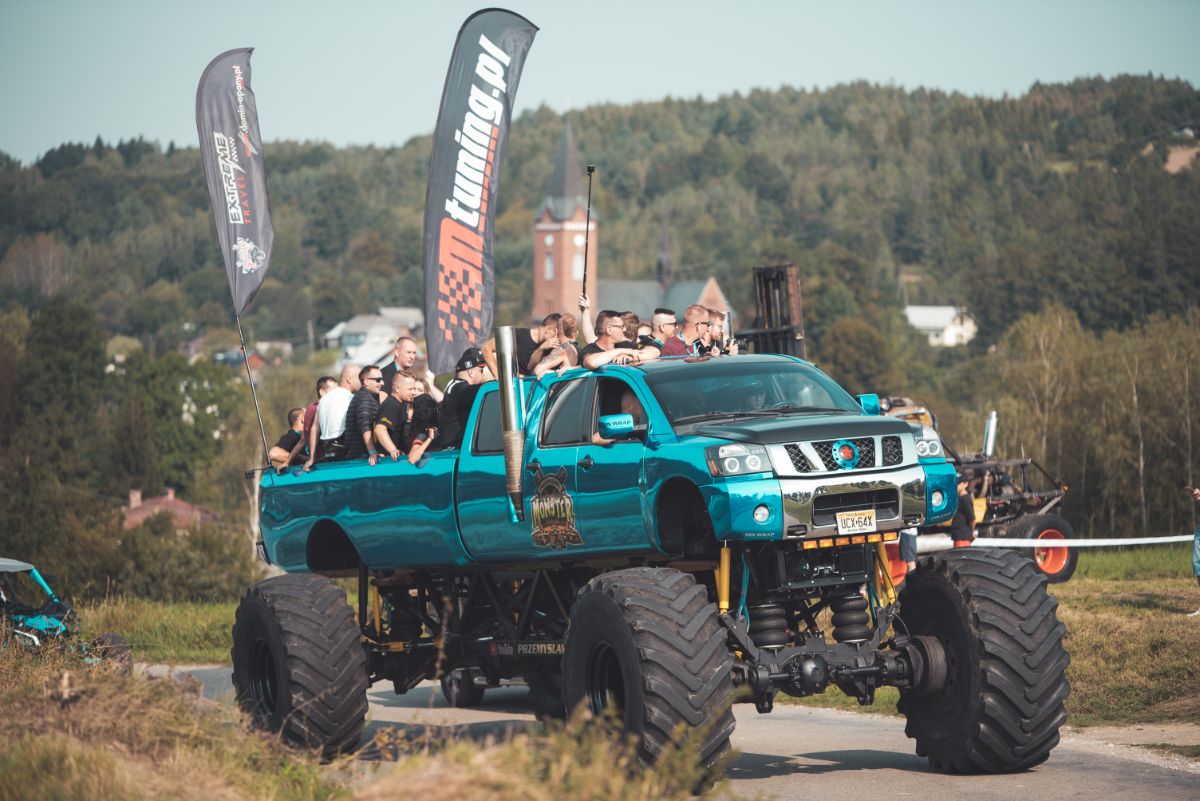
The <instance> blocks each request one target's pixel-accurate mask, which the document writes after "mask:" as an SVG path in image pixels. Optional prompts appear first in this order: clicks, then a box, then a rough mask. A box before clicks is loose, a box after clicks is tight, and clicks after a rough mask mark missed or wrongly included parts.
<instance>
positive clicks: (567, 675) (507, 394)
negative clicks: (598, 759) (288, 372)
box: [233, 329, 1068, 772]
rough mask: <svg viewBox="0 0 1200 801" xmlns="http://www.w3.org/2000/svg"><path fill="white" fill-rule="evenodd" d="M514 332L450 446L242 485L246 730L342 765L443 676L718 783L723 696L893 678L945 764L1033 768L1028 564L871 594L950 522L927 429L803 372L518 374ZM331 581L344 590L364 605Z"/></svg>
mask: <svg viewBox="0 0 1200 801" xmlns="http://www.w3.org/2000/svg"><path fill="white" fill-rule="evenodd" d="M508 336H509V335H508V332H506V331H505V330H504V329H502V330H501V336H500V337H499V342H500V346H501V347H500V351H501V352H500V360H499V363H500V366H501V373H502V374H501V376H500V378H499V381H497V382H494V383H489V384H485V385H484V386H483V387H482V388H481V390H480V392H479V394H478V396H477V397H476V399H475V403H474V406H473V408H472V410H471V413H470V416H469V419H468V420H467V422H466V425H465V431H464V439H463V445H462V448H461V449H459V450H446V451H438V452H430V453H427V454H426V455H425V456H424V457H423V458H422V459H421V460H420V461H419V462H418V463H417V464H416V465H409V464H408V463H407V462H406V461H404V460H400V461H399V462H391V461H384V462H382V463H381V464H378V465H375V466H370V465H369V464H368V463H367V462H365V461H358V462H334V463H328V464H324V465H320V466H318V467H316V468H315V469H314V470H312V471H311V472H308V473H305V472H303V471H301V470H292V471H291V472H288V473H285V474H283V475H275V474H274V473H273V472H268V473H265V474H264V475H263V476H262V478H261V479H260V482H261V527H262V534H263V539H262V542H261V549H262V553H263V555H264V557H265V558H266V559H268V560H269V561H270V562H271V563H273V564H275V565H278V566H279V567H281V568H282V569H283V570H285V571H286V572H287V573H286V575H283V576H279V577H277V578H271V579H267V580H265V581H262V582H260V583H258V584H256V585H254V586H253V587H251V588H250V589H249V590H248V591H247V593H246V594H245V596H244V597H243V598H242V601H241V604H240V606H239V607H238V610H237V613H236V621H235V625H234V629H233V681H234V685H235V688H236V692H237V697H238V699H239V702H240V703H241V704H242V706H243V707H244V708H245V709H246V710H248V711H249V712H250V713H251V715H252V717H253V718H254V719H255V720H256V721H257V722H258V723H259V724H260V725H262V726H264V727H267V728H269V729H272V730H277V731H282V733H283V735H284V736H285V738H286V739H288V740H289V741H292V742H295V743H298V744H302V745H305V746H308V747H313V748H316V749H319V750H320V751H321V752H322V753H323V754H325V755H326V756H332V755H334V754H337V753H339V752H345V751H348V750H352V749H353V748H355V747H356V746H357V744H358V743H359V739H360V736H361V733H362V731H363V725H364V717H365V714H366V711H367V700H366V691H367V689H368V686H369V685H370V684H371V683H372V682H376V681H391V682H392V685H393V687H394V688H395V691H396V692H397V693H403V692H406V691H408V690H410V689H412V688H414V687H415V686H416V685H417V684H418V683H419V682H421V681H423V680H426V679H435V678H438V677H447V678H449V681H448V682H444V683H443V686H444V688H446V690H447V695H448V697H449V698H450V699H451V700H452V702H454V703H464V704H465V703H476V702H478V701H479V699H480V692H481V691H483V690H485V689H486V687H487V686H493V685H495V684H497V683H498V682H500V681H501V680H506V679H511V678H513V677H523V678H525V680H526V681H528V683H529V685H530V687H531V691H532V692H533V694H534V695H535V697H536V698H537V701H538V703H539V704H540V706H541V707H542V710H543V711H544V712H546V713H558V714H563V713H565V712H567V711H572V710H575V709H576V708H578V707H585V708H587V709H589V710H591V711H592V712H593V713H601V712H604V711H606V710H611V711H612V712H613V713H615V715H616V716H618V719H619V720H620V722H621V723H622V724H623V726H624V727H625V728H626V730H627V731H629V732H630V733H631V734H632V735H633V737H634V738H635V740H636V742H637V744H638V749H639V756H640V758H641V759H642V761H643V762H644V763H647V764H650V763H653V762H654V761H655V760H656V759H657V758H658V757H659V756H660V755H661V754H663V753H664V750H665V749H667V748H668V747H669V746H670V745H671V744H672V743H675V742H679V741H680V738H683V737H685V736H687V738H688V739H687V743H688V747H691V748H694V749H695V751H696V754H697V759H698V760H699V762H700V763H701V765H702V766H704V767H705V768H706V769H711V768H712V767H713V766H715V765H717V764H719V762H720V760H721V757H722V755H723V754H725V753H726V752H727V751H728V750H729V739H730V735H731V733H732V731H733V729H734V716H733V712H732V707H731V702H733V701H747V702H752V703H753V704H754V705H755V707H756V708H757V710H758V712H760V713H766V712H770V711H771V709H772V706H773V704H774V701H775V698H776V696H777V694H778V693H779V692H783V693H786V694H789V695H793V696H806V695H811V694H814V693H820V692H823V691H824V690H826V689H829V688H831V687H836V688H837V689H838V690H840V691H842V692H844V693H847V694H849V695H850V696H853V697H854V698H856V699H858V700H859V701H860V702H862V703H864V704H866V703H870V702H872V700H873V698H874V694H875V691H876V690H877V689H878V688H879V687H881V686H894V687H898V688H900V705H899V706H900V710H901V712H902V713H903V714H904V715H905V716H906V717H907V729H906V730H907V733H908V734H909V736H910V737H913V738H915V740H916V750H917V753H918V754H921V755H924V756H926V757H928V759H929V762H930V764H931V765H932V766H933V767H935V768H937V769H940V770H946V771H963V772H1000V771H1014V770H1021V769H1024V768H1028V767H1031V766H1033V765H1037V764H1039V763H1040V762H1042V761H1043V760H1045V759H1046V758H1047V756H1048V755H1049V753H1050V751H1051V749H1052V748H1053V747H1054V746H1055V744H1056V743H1057V741H1058V729H1059V726H1060V725H1061V724H1062V722H1063V719H1064V717H1065V714H1064V709H1063V702H1064V699H1065V697H1066V695H1067V692H1068V685H1067V680H1066V677H1065V673H1064V671H1065V668H1066V665H1067V662H1068V657H1067V654H1066V652H1065V651H1064V649H1063V646H1062V637H1063V626H1062V624H1061V623H1059V622H1058V620H1057V617H1056V603H1055V601H1054V599H1053V598H1052V597H1051V596H1049V595H1048V594H1047V593H1046V580H1045V578H1044V577H1043V576H1042V575H1041V574H1040V573H1038V572H1037V571H1036V570H1035V568H1034V566H1033V564H1032V563H1031V562H1030V561H1029V560H1028V559H1025V558H1024V557H1020V556H1018V555H1016V554H1012V553H980V552H972V551H969V550H964V551H959V552H949V553H943V554H935V555H932V556H930V557H928V558H926V559H923V560H922V563H921V566H920V567H919V568H918V569H917V570H916V571H915V573H913V574H911V575H910V576H909V578H908V580H907V582H906V583H905V585H904V588H903V590H902V591H901V592H900V593H899V596H898V597H897V595H896V593H895V591H894V589H893V587H892V586H891V583H890V581H889V578H888V575H887V570H886V567H885V565H886V561H885V560H886V557H885V556H884V554H883V544H884V543H885V542H890V541H894V540H895V539H896V537H897V531H898V530H899V529H900V528H902V527H905V526H914V525H923V524H925V523H926V522H937V521H941V520H944V519H947V518H948V517H949V516H951V515H952V514H953V513H954V508H955V506H954V504H955V492H954V490H955V486H954V468H953V467H952V466H951V465H950V464H948V463H947V462H946V461H945V459H944V458H943V456H942V455H941V446H940V442H939V441H938V439H937V435H936V433H934V432H933V431H932V430H931V429H926V428H922V427H913V426H911V425H910V424H908V423H906V422H904V421H902V420H897V419H895V418H890V417H886V416H881V415H880V414H879V413H878V403H877V399H875V398H874V396H863V397H862V398H860V399H859V400H857V401H856V400H855V399H854V398H853V397H851V396H850V395H849V394H847V393H846V391H845V390H843V389H842V388H841V387H839V386H838V385H837V384H836V383H835V382H834V381H832V380H831V379H830V378H828V377H827V376H826V375H824V374H823V373H822V372H821V371H820V370H818V369H817V368H815V367H814V366H813V365H811V364H809V363H807V362H805V361H802V360H800V359H798V358H794V357H788V356H736V357H724V358H717V359H676V360H670V359H664V360H660V361H657V362H650V363H646V364H642V365H639V366H620V365H608V366H605V367H603V368H600V369H597V370H595V371H591V370H586V369H578V368H577V369H573V370H569V371H567V372H565V373H563V374H562V375H554V374H553V373H551V374H548V375H546V376H544V377H543V378H542V379H541V380H539V381H533V380H531V379H519V380H518V379H514V378H512V376H511V375H510V374H509V372H510V371H509V370H506V369H505V368H506V367H507V366H508V364H509V362H510V358H509V354H511V350H510V349H509V344H508V343H509V338H508ZM918 448H919V450H918ZM919 454H921V455H919ZM331 577H356V578H357V586H358V592H357V608H356V609H355V608H352V607H351V606H350V605H349V604H348V603H347V601H346V591H345V590H344V589H343V588H342V587H340V586H339V585H337V584H335V583H334V582H333V581H331ZM826 621H827V622H826Z"/></svg>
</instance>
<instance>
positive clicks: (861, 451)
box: [813, 437, 875, 470]
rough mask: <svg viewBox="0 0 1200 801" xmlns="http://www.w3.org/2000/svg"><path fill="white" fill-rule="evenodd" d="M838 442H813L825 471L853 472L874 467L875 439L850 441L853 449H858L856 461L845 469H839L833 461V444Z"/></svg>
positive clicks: (865, 438) (860, 438) (867, 438)
mask: <svg viewBox="0 0 1200 801" xmlns="http://www.w3.org/2000/svg"><path fill="white" fill-rule="evenodd" d="M835 442H838V440H836V439H830V440H825V441H823V442H814V443H813V448H814V449H815V450H816V452H817V455H818V456H820V457H821V462H822V463H823V464H824V466H825V469H826V470H840V469H845V470H855V469H858V468H861V467H874V466H875V438H874V437H859V438H858V439H852V440H850V442H852V443H854V447H855V448H858V461H857V462H855V463H854V464H852V465H850V466H849V467H846V468H839V467H838V463H837V462H835V461H834V460H833V444H834V443H835Z"/></svg>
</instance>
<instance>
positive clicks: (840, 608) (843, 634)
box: [829, 592, 871, 642]
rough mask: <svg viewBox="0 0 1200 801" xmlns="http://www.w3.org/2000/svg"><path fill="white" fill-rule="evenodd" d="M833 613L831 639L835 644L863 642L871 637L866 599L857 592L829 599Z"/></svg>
mask: <svg viewBox="0 0 1200 801" xmlns="http://www.w3.org/2000/svg"><path fill="white" fill-rule="evenodd" d="M829 610H830V611H831V612H833V639H834V641H836V642H865V641H866V640H867V639H869V638H870V636H871V625H870V624H871V616H870V615H868V614H867V599H866V598H863V597H862V596H861V595H859V594H858V593H857V592H855V593H850V594H849V595H839V596H835V597H832V598H830V599H829Z"/></svg>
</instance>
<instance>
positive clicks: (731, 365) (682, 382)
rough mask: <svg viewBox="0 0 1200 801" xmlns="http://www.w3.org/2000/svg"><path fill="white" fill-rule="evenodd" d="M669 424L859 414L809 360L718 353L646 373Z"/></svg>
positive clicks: (849, 397) (849, 400)
mask: <svg viewBox="0 0 1200 801" xmlns="http://www.w3.org/2000/svg"><path fill="white" fill-rule="evenodd" d="M646 382H647V383H648V384H649V385H650V390H651V391H652V392H653V393H654V395H655V397H656V398H658V402H659V403H660V404H661V405H662V408H663V411H664V412H665V413H666V415H667V419H669V420H670V421H671V423H672V425H675V424H680V425H683V424H687V423H692V422H697V421H700V420H711V419H717V418H722V417H758V416H773V415H782V414H862V408H861V407H859V405H858V403H857V402H856V401H855V400H854V398H852V397H851V396H850V394H849V393H847V392H846V390H844V389H842V388H841V387H839V386H838V385H837V384H836V383H834V381H833V380H832V379H830V378H829V377H828V376H826V375H825V374H824V373H822V372H821V371H820V370H817V369H816V368H814V367H812V366H811V365H807V364H802V363H800V362H785V361H780V362H770V363H767V364H764V363H763V362H761V361H757V360H755V361H751V360H748V359H739V358H737V357H733V358H727V359H720V360H716V361H711V362H706V363H703V364H696V365H690V366H689V368H688V369H686V370H672V371H670V372H662V373H651V374H648V375H647V376H646Z"/></svg>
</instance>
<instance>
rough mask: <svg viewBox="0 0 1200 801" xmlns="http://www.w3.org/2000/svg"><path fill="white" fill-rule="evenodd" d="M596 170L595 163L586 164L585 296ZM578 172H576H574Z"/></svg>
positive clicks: (584, 293)
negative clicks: (593, 183)
mask: <svg viewBox="0 0 1200 801" xmlns="http://www.w3.org/2000/svg"><path fill="white" fill-rule="evenodd" d="M595 172H596V165H595V164H589V165H587V177H588V200H587V214H586V216H585V217H584V220H585V222H584V224H583V296H584V297H585V298H586V297H587V296H588V293H587V266H588V239H589V238H590V237H591V235H592V174H593V173H595ZM576 174H578V173H576Z"/></svg>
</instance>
